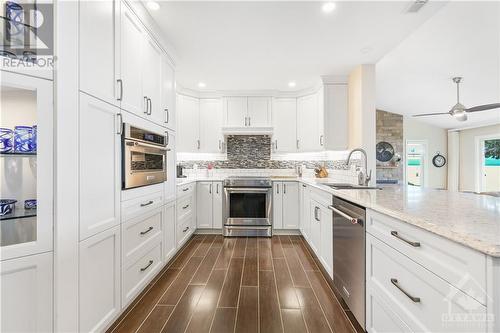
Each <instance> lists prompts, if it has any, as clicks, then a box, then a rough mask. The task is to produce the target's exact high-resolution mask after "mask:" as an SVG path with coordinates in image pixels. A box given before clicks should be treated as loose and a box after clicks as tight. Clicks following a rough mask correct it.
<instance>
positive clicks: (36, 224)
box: [0, 71, 54, 260]
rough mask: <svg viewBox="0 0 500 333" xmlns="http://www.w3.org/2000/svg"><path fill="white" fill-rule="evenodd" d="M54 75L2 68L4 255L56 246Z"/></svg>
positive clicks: (0, 234) (0, 254) (0, 215)
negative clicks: (32, 74) (37, 75)
mask: <svg viewBox="0 0 500 333" xmlns="http://www.w3.org/2000/svg"><path fill="white" fill-rule="evenodd" d="M52 96H53V86H52V81H50V80H45V79H40V78H34V77H30V76H26V75H20V74H16V73H10V72H5V71H0V175H1V178H0V259H1V260H6V259H11V258H16V257H20V256H26V255H31V254H36V253H42V252H46V251H50V250H52V226H53V179H54V177H53V172H54V170H53V165H54V163H53V160H54V156H53V151H54V149H53V134H52V133H53V98H52Z"/></svg>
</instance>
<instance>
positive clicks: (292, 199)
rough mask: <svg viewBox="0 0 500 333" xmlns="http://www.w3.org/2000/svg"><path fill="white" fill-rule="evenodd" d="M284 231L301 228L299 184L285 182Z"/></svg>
mask: <svg viewBox="0 0 500 333" xmlns="http://www.w3.org/2000/svg"><path fill="white" fill-rule="evenodd" d="M282 219H283V229H298V228H299V183H297V182H283V217H282Z"/></svg>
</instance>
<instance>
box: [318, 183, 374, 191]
mask: <svg viewBox="0 0 500 333" xmlns="http://www.w3.org/2000/svg"><path fill="white" fill-rule="evenodd" d="M324 185H326V186H329V187H331V188H333V189H334V190H381V189H382V188H381V187H377V186H363V185H354V184H344V183H331V184H324Z"/></svg>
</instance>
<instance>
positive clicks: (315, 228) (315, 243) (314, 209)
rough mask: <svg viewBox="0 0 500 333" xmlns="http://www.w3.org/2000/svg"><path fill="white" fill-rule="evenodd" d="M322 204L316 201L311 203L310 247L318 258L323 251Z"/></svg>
mask: <svg viewBox="0 0 500 333" xmlns="http://www.w3.org/2000/svg"><path fill="white" fill-rule="evenodd" d="M320 206H321V204H320V203H318V202H317V201H316V200H313V199H312V200H311V201H310V214H311V217H310V220H311V227H310V229H309V230H310V232H309V246H310V247H311V249H312V250H313V252H314V253H315V254H316V256H318V257H319V256H320V251H321V208H320Z"/></svg>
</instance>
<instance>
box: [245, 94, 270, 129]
mask: <svg viewBox="0 0 500 333" xmlns="http://www.w3.org/2000/svg"><path fill="white" fill-rule="evenodd" d="M247 103H248V111H247V112H248V125H247V126H249V127H265V126H270V124H271V98H269V97H248V101H247Z"/></svg>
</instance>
